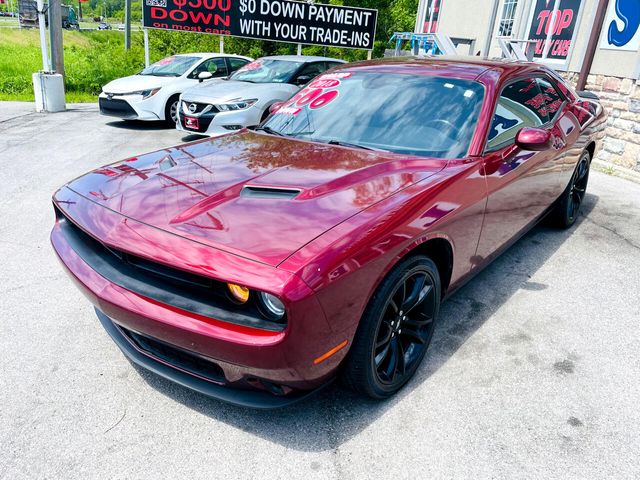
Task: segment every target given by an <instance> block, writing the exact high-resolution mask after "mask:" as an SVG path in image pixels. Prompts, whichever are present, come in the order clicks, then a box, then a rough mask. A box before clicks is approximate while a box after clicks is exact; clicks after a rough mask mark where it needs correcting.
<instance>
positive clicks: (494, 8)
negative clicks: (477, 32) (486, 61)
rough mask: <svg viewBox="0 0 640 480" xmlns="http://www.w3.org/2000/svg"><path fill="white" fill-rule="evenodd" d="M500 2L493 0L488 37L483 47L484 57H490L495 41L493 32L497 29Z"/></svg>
mask: <svg viewBox="0 0 640 480" xmlns="http://www.w3.org/2000/svg"><path fill="white" fill-rule="evenodd" d="M499 3H500V0H493V6H492V7H491V17H490V18H489V26H488V27H487V37H486V38H485V40H484V45H483V46H482V56H483V57H488V56H489V50H490V48H491V40H493V31H494V30H495V28H496V17H497V16H498V4H499Z"/></svg>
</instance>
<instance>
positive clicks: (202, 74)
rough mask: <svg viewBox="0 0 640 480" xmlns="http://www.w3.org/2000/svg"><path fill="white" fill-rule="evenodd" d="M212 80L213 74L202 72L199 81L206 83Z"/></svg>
mask: <svg viewBox="0 0 640 480" xmlns="http://www.w3.org/2000/svg"><path fill="white" fill-rule="evenodd" d="M210 78H213V73H211V72H200V73H199V74H198V81H199V82H200V83H202V82H204V81H205V80H209V79H210Z"/></svg>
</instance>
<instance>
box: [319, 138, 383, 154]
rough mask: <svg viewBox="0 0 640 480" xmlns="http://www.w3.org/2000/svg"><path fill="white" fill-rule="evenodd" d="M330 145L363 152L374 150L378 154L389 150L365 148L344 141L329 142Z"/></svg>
mask: <svg viewBox="0 0 640 480" xmlns="http://www.w3.org/2000/svg"><path fill="white" fill-rule="evenodd" d="M327 143H328V144H329V145H340V146H341V147H352V148H361V149H362V150H374V151H376V152H387V151H388V150H382V149H380V148H373V147H365V146H364V145H358V144H357V143H349V142H343V141H342V140H329V141H328V142H327Z"/></svg>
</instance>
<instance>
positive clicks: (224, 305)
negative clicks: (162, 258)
mask: <svg viewBox="0 0 640 480" xmlns="http://www.w3.org/2000/svg"><path fill="white" fill-rule="evenodd" d="M56 216H57V217H58V222H59V225H60V228H61V230H62V233H63V235H64V237H65V239H66V240H67V242H68V243H69V245H70V246H71V248H72V249H73V250H74V251H75V252H76V253H77V254H78V256H80V258H82V260H83V261H84V262H85V263H86V264H87V265H89V266H90V267H91V268H92V269H93V270H95V271H96V272H98V273H99V274H100V275H101V276H103V277H104V278H106V279H107V280H109V281H110V282H112V283H114V284H116V285H118V286H120V287H122V288H124V289H126V290H129V291H132V292H135V293H138V294H140V295H142V296H144V297H147V298H151V299H153V300H156V301H158V302H160V303H163V304H166V305H171V306H174V307H177V308H179V309H181V310H186V311H188V312H192V313H195V314H198V315H202V316H205V317H209V318H214V319H217V320H221V321H224V322H229V323H234V324H237V325H243V326H247V327H253V328H259V329H262V330H270V331H282V330H284V329H285V327H286V322H282V323H276V322H272V321H269V320H266V319H265V318H264V317H263V316H262V315H261V314H260V311H259V310H258V306H257V305H256V303H254V301H253V300H250V301H249V302H247V303H246V304H244V305H238V304H236V303H234V302H233V301H232V300H231V299H230V298H229V296H228V293H227V291H228V290H227V287H226V284H225V283H224V282H220V281H218V280H215V279H212V278H209V277H205V276H202V275H197V274H193V273H191V272H187V271H184V270H180V269H177V268H173V267H170V266H168V265H164V264H161V263H157V262H153V261H150V260H147V259H145V258H142V257H139V256H136V255H132V254H130V253H127V252H123V251H121V250H118V249H114V248H112V247H110V246H106V245H104V244H103V243H101V242H99V241H98V240H96V239H95V238H93V237H92V236H90V235H88V234H87V233H85V232H84V231H83V230H82V229H81V228H79V227H78V226H77V225H75V224H74V223H73V222H72V221H71V220H69V219H68V218H67V217H66V216H65V215H64V214H63V213H62V212H61V211H60V210H59V209H58V208H56ZM255 297H256V296H255V295H254V296H253V298H255Z"/></svg>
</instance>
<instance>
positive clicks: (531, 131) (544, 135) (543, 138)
mask: <svg viewBox="0 0 640 480" xmlns="http://www.w3.org/2000/svg"><path fill="white" fill-rule="evenodd" d="M552 143H553V138H552V137H551V132H550V131H549V130H545V129H544V128H533V127H524V128H521V129H520V131H518V133H517V134H516V145H517V146H518V147H520V148H522V149H523V150H530V151H534V152H539V151H541V150H548V149H550V148H551V145H552Z"/></svg>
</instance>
